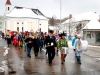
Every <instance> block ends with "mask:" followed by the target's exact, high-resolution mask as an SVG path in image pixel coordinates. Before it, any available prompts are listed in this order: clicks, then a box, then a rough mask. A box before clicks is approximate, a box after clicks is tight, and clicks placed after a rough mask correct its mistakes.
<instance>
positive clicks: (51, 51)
mask: <svg viewBox="0 0 100 75" xmlns="http://www.w3.org/2000/svg"><path fill="white" fill-rule="evenodd" d="M47 52H48V60H49V64H52V60H53V59H54V57H55V49H54V46H50V47H48V48H47Z"/></svg>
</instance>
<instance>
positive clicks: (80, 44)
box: [74, 34, 82, 64]
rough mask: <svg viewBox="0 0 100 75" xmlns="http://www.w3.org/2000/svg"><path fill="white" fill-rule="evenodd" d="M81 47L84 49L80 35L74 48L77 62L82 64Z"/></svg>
mask: <svg viewBox="0 0 100 75" xmlns="http://www.w3.org/2000/svg"><path fill="white" fill-rule="evenodd" d="M81 47H82V43H81V39H80V35H79V34H78V35H77V39H76V40H75V44H74V48H75V52H76V57H77V62H78V63H79V64H81V56H82V50H81Z"/></svg>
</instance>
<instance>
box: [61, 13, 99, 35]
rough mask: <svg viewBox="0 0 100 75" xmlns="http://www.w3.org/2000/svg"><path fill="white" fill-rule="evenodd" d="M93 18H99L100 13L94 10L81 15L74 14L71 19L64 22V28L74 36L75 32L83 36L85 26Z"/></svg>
mask: <svg viewBox="0 0 100 75" xmlns="http://www.w3.org/2000/svg"><path fill="white" fill-rule="evenodd" d="M92 19H96V20H99V15H98V14H97V13H94V12H86V13H82V14H79V15H75V16H73V17H72V18H71V19H69V20H66V21H65V22H63V23H62V27H61V28H62V30H63V31H66V32H67V34H68V35H69V34H70V35H71V36H72V37H73V36H74V34H75V33H80V34H81V36H82V37H83V28H84V27H85V26H86V25H87V24H88V23H89V21H91V20H92Z"/></svg>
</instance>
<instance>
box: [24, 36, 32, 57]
mask: <svg viewBox="0 0 100 75" xmlns="http://www.w3.org/2000/svg"><path fill="white" fill-rule="evenodd" d="M25 43H26V44H27V56H28V57H31V49H32V47H33V39H32V38H31V36H29V37H28V38H26V39H25Z"/></svg>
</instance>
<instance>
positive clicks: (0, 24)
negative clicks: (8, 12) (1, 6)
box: [0, 16, 4, 34]
mask: <svg viewBox="0 0 100 75" xmlns="http://www.w3.org/2000/svg"><path fill="white" fill-rule="evenodd" d="M2 32H4V16H0V34H1V33H2Z"/></svg>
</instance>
